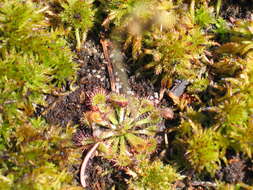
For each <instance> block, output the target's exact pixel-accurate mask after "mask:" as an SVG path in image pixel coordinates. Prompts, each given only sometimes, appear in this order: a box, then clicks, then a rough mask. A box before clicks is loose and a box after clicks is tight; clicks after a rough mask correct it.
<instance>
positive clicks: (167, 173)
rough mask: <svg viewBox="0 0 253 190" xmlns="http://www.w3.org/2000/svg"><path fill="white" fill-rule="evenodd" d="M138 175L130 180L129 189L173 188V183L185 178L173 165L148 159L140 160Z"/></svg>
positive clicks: (160, 189)
mask: <svg viewBox="0 0 253 190" xmlns="http://www.w3.org/2000/svg"><path fill="white" fill-rule="evenodd" d="M135 172H136V174H137V175H136V176H135V177H133V178H132V179H131V180H129V181H128V183H129V188H128V189H129V190H134V189H138V190H146V189H152V190H153V189H157V190H164V189H168V190H172V189H174V188H173V183H175V182H176V181H178V180H181V179H183V176H181V175H180V174H178V173H177V172H176V169H175V168H173V167H172V166H171V165H164V164H163V163H162V162H161V161H159V160H155V161H153V162H150V161H149V160H147V159H144V160H142V161H140V164H139V167H138V168H136V171H135Z"/></svg>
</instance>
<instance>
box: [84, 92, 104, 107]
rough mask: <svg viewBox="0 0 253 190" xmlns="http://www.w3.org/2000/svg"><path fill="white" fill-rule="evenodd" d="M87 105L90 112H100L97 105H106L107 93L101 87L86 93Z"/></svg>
mask: <svg viewBox="0 0 253 190" xmlns="http://www.w3.org/2000/svg"><path fill="white" fill-rule="evenodd" d="M86 96H87V102H86V103H87V105H88V106H89V108H90V109H91V110H92V111H100V110H99V105H100V104H105V103H106V97H107V93H106V90H105V89H104V88H102V87H97V88H95V89H94V90H93V91H89V92H86Z"/></svg>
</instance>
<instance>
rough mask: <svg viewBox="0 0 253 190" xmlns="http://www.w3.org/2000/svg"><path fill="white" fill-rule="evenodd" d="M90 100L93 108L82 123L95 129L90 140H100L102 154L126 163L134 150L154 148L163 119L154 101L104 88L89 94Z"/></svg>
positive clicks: (122, 163)
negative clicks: (107, 91)
mask: <svg viewBox="0 0 253 190" xmlns="http://www.w3.org/2000/svg"><path fill="white" fill-rule="evenodd" d="M89 101H90V105H91V106H90V107H91V111H87V112H85V113H84V117H83V122H84V123H86V124H87V125H89V126H90V127H91V128H92V130H93V137H92V139H89V140H87V143H95V142H100V145H99V147H98V150H99V151H100V152H101V154H102V155H103V156H105V157H106V158H110V159H114V160H115V161H116V162H118V164H119V165H125V164H127V163H128V162H127V160H129V161H130V160H131V156H132V155H134V154H135V153H139V152H143V151H147V152H148V151H150V152H152V151H153V150H154V148H155V146H156V143H155V139H154V135H155V134H156V132H158V131H159V127H160V126H159V124H160V123H161V121H162V119H161V111H160V110H159V109H158V108H156V106H155V105H154V103H153V102H151V101H150V100H147V99H144V98H135V97H125V96H124V95H120V94H116V93H110V94H106V93H105V91H104V90H101V89H98V90H95V92H93V93H92V95H89ZM121 158H122V159H123V160H124V161H123V162H122V160H121Z"/></svg>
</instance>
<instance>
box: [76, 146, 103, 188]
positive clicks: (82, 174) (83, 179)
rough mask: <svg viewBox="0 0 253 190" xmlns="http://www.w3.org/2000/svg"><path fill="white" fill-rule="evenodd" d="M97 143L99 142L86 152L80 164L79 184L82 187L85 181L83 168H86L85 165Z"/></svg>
mask: <svg viewBox="0 0 253 190" xmlns="http://www.w3.org/2000/svg"><path fill="white" fill-rule="evenodd" d="M98 145H99V142H97V143H96V144H95V145H94V146H93V147H92V148H91V149H90V151H89V152H88V153H87V154H86V156H85V158H84V160H83V162H82V166H81V170H80V181H81V184H82V186H83V187H86V182H85V179H86V176H85V170H86V167H87V164H88V161H89V160H90V158H91V156H92V154H93V153H94V152H95V150H96V149H97V147H98Z"/></svg>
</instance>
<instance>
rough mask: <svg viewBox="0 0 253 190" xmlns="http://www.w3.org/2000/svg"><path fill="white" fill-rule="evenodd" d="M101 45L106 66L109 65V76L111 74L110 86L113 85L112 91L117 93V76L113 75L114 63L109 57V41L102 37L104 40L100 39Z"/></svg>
mask: <svg viewBox="0 0 253 190" xmlns="http://www.w3.org/2000/svg"><path fill="white" fill-rule="evenodd" d="M100 43H101V45H102V48H103V54H104V57H105V60H106V65H107V70H108V74H109V78H110V85H111V89H112V91H114V92H115V90H116V85H115V76H114V74H113V67H112V62H111V59H110V57H109V51H108V46H109V45H108V41H106V40H105V39H104V37H103V36H102V38H101V39H100Z"/></svg>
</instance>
